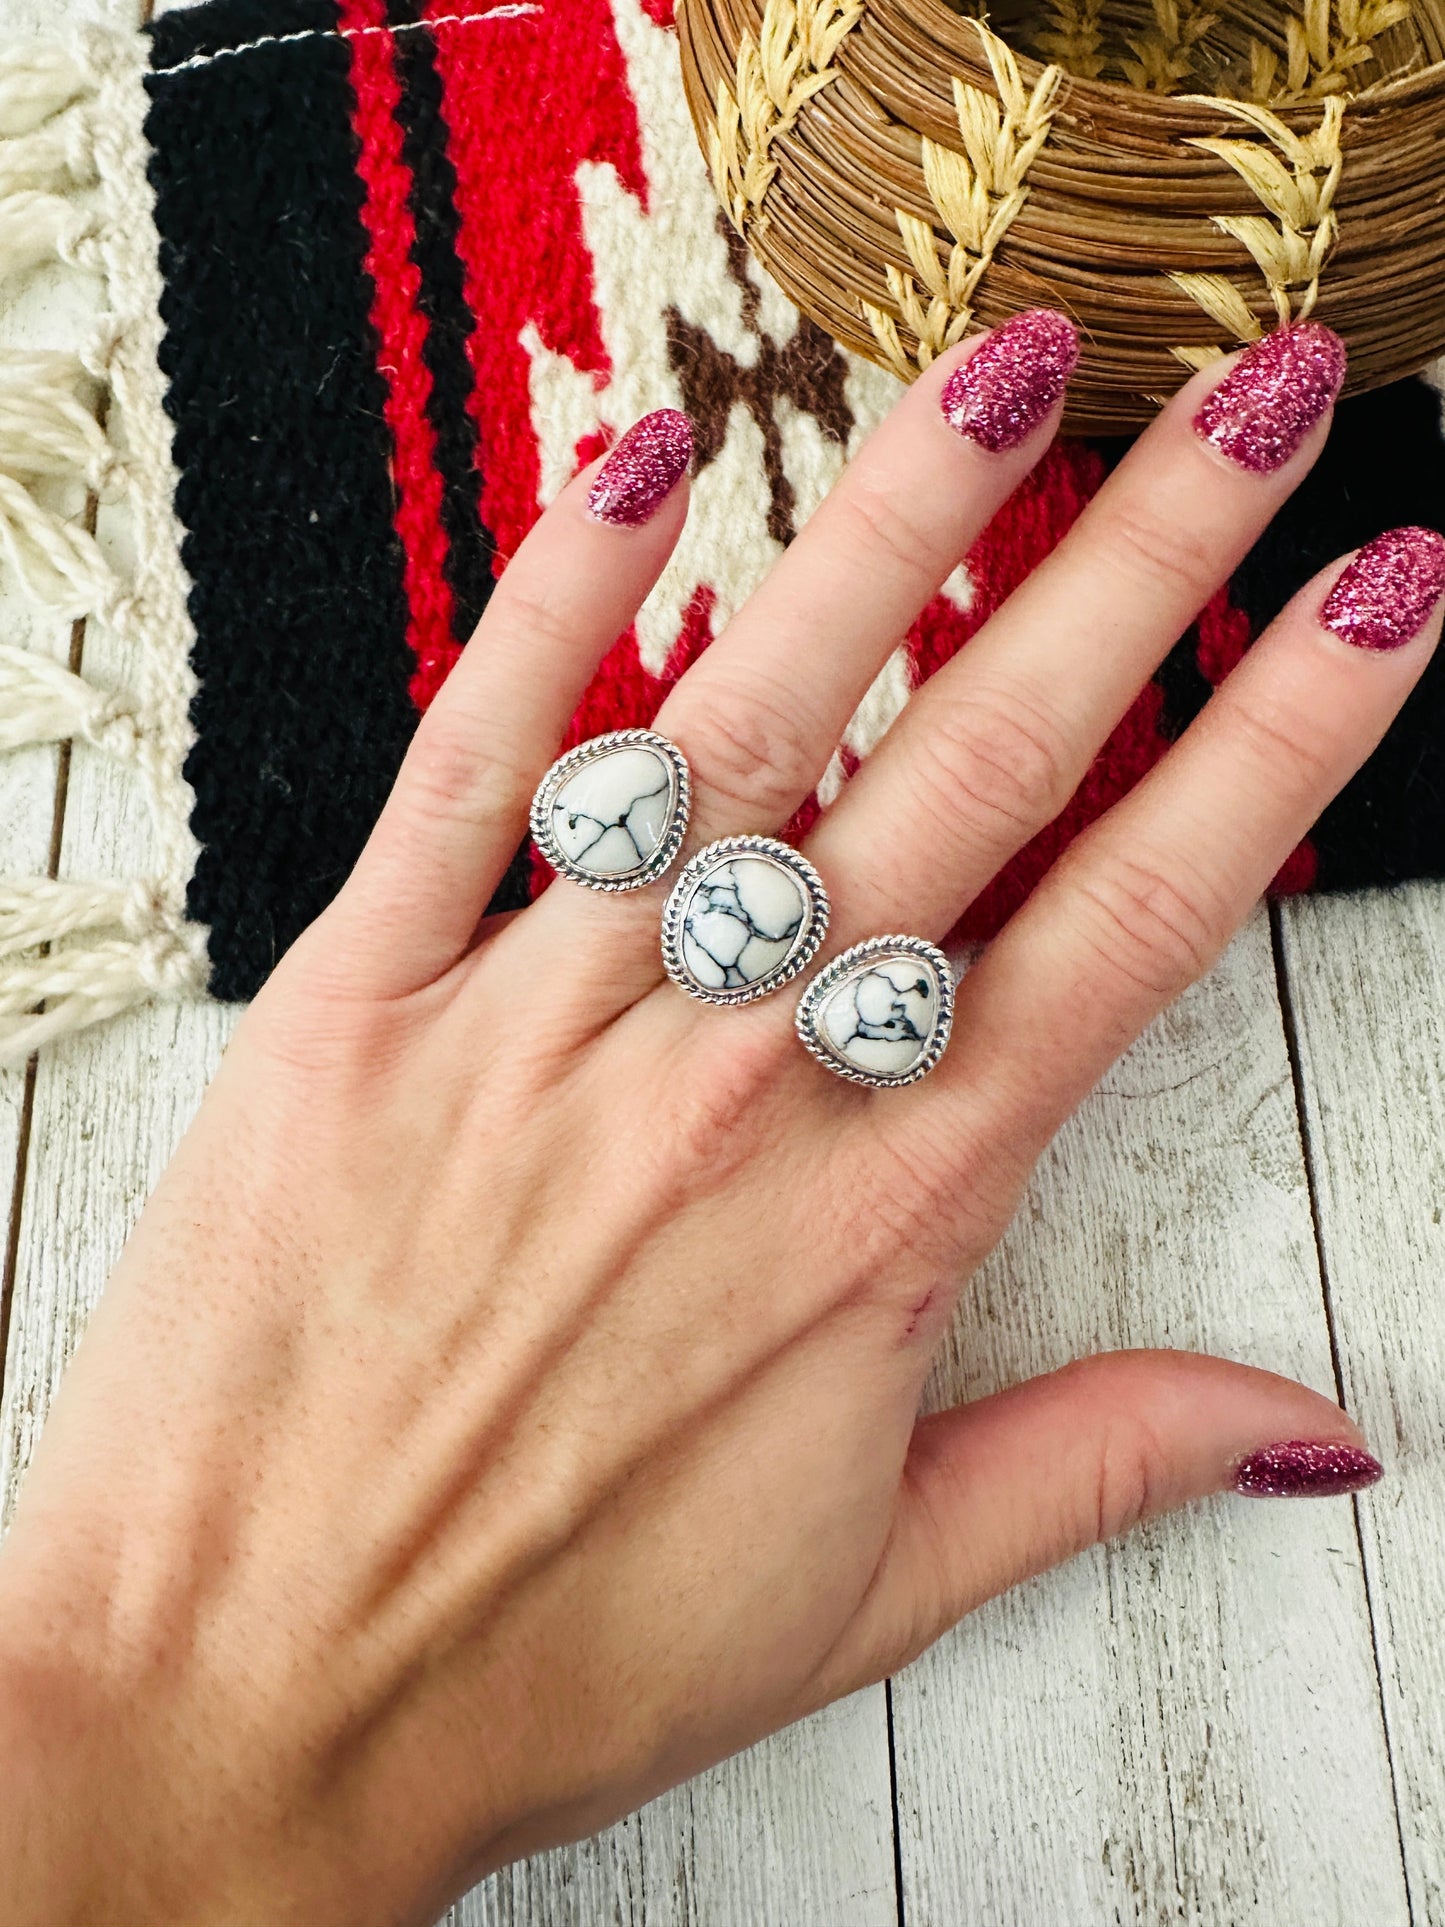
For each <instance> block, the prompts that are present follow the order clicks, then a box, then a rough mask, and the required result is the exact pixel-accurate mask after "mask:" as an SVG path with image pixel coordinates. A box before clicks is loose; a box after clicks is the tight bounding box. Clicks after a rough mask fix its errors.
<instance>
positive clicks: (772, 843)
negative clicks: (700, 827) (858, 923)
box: [662, 836, 832, 1004]
mask: <svg viewBox="0 0 1445 1927" xmlns="http://www.w3.org/2000/svg"><path fill="white" fill-rule="evenodd" d="M831 914H832V908H831V905H830V904H829V902H828V892H827V891H826V890H825V889H824V887H823V879H822V878H821V877H820V876H819V875H818V872H817V871H816V870H815V869H814V868H813V866H812V864H811V863H809V861H808V859H807V858H806V857H805V856H800V855H799V853H798V852H797V851H796V850H795V849H793V848H792V846H791V845H790V844H787V843H779V842H777V841H776V840H775V839H774V838H773V837H770V836H729V837H724V838H723V840H722V841H721V842H720V843H709V844H708V845H707V847H706V848H705V849H702V850H699V851H698V853H697V855H696V856H694V857H692V858H690V859H689V860H688V862H687V863H686V864H685V865H684V866H683V868H682V870H681V871H680V873H679V875H678V878H677V881H676V883H674V885H673V886H672V893H671V895H670V896H669V897H668V899H667V906H666V908H665V909H664V910H663V913H662V961H663V966H664V968H665V969H666V971H667V974H668V976H669V977H671V979H672V981H673V982H674V983H675V984H677V985H678V986H679V987H680V988H681V989H683V990H685V991H686V992H687V993H688V995H689V996H690V997H696V998H698V999H700V1001H701V1002H703V1003H705V1004H750V1003H752V1002H753V1001H754V1000H755V999H756V998H759V997H766V996H768V995H769V994H770V993H771V992H772V991H774V990H777V989H779V988H780V987H781V986H782V985H783V984H785V983H788V982H790V981H791V979H792V978H794V977H796V976H797V974H798V972H799V971H800V970H804V969H806V967H807V966H808V964H809V963H811V962H812V960H813V958H814V957H815V956H816V955H817V951H818V946H819V945H820V944H821V943H822V941H823V938H824V937H825V936H826V935H827V932H828V918H829V916H830V915H831Z"/></svg>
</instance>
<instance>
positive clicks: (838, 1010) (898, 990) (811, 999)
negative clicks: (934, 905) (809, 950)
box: [796, 937, 953, 1089]
mask: <svg viewBox="0 0 1445 1927" xmlns="http://www.w3.org/2000/svg"><path fill="white" fill-rule="evenodd" d="M796 1023H797V1029H798V1037H799V1039H800V1040H801V1042H802V1044H803V1047H804V1049H805V1050H808V1051H810V1052H811V1053H812V1055H813V1056H814V1057H816V1058H817V1060H818V1062H819V1063H820V1064H822V1065H824V1066H825V1067H826V1068H827V1069H828V1070H830V1071H832V1072H833V1074H834V1076H835V1077H846V1078H847V1079H848V1081H849V1083H851V1084H871V1085H874V1086H875V1087H877V1088H880V1089H881V1088H888V1089H893V1088H896V1087H897V1086H899V1085H901V1084H916V1083H917V1082H918V1080H919V1078H920V1077H927V1075H928V1073H929V1072H930V1071H931V1070H932V1069H933V1067H934V1065H935V1064H936V1063H937V1062H938V1060H939V1058H940V1057H942V1055H943V1053H944V1052H945V1051H946V1050H947V1049H948V1039H949V1036H950V1034H951V1032H952V1030H953V969H952V966H951V965H950V964H949V961H948V959H947V957H945V956H944V954H943V952H942V951H941V950H940V949H939V948H938V946H937V944H932V943H926V942H925V941H924V939H923V938H922V937H870V938H869V939H868V941H867V942H866V943H855V944H854V945H853V948H852V949H851V950H845V951H844V952H843V954H842V955H841V956H839V957H835V958H834V959H833V961H832V962H831V963H830V964H828V965H826V966H825V968H824V969H822V970H820V971H819V972H818V974H817V976H816V977H815V978H814V979H813V981H812V983H810V984H809V985H808V988H807V989H806V990H805V991H804V992H803V994H802V996H801V997H800V998H799V999H798V1014H797V1018H796Z"/></svg>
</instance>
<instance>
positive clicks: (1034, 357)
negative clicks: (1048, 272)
mask: <svg viewBox="0 0 1445 1927" xmlns="http://www.w3.org/2000/svg"><path fill="white" fill-rule="evenodd" d="M1078 359H1079V334H1078V330H1077V329H1076V328H1075V326H1074V324H1073V322H1072V321H1068V320H1066V319H1065V318H1064V316H1063V315H1061V314H1055V313H1054V311H1053V309H1052V308H1033V309H1031V310H1030V311H1029V312H1028V313H1027V314H1016V315H1015V316H1014V317H1013V319H1012V321H1006V322H1004V324H1003V326H1002V327H1001V328H995V329H994V331H993V333H992V334H991V335H990V336H989V337H988V339H987V340H986V341H985V342H984V344H983V346H982V347H981V348H978V349H976V350H975V351H974V353H973V354H971V355H970V356H969V358H968V360H967V361H965V362H964V363H963V364H962V365H961V366H960V367H958V368H955V369H954V371H953V373H952V374H951V375H950V376H949V378H948V380H947V382H945V384H944V388H943V393H942V395H941V396H940V397H939V403H938V405H939V407H940V408H941V409H942V410H943V419H944V420H945V421H946V422H947V423H948V425H949V427H950V428H952V429H954V430H955V431H956V432H957V433H958V434H960V435H962V436H963V437H964V438H965V440H967V441H970V442H977V443H978V445H979V447H980V448H986V449H987V450H988V451H989V453H990V454H992V455H1001V454H1002V453H1003V452H1004V450H1005V449H1009V448H1017V447H1018V445H1019V443H1020V442H1024V441H1027V440H1028V438H1029V436H1030V435H1032V434H1033V432H1034V430H1035V429H1036V428H1037V427H1038V426H1039V424H1040V422H1042V421H1043V420H1044V418H1045V416H1046V415H1047V414H1048V413H1049V411H1050V410H1051V409H1052V408H1053V407H1054V406H1055V404H1056V403H1057V402H1058V400H1059V397H1060V396H1061V395H1062V394H1063V392H1064V390H1065V388H1067V387H1068V385H1069V376H1070V375H1071V374H1073V372H1074V368H1075V365H1076V364H1077V362H1078Z"/></svg>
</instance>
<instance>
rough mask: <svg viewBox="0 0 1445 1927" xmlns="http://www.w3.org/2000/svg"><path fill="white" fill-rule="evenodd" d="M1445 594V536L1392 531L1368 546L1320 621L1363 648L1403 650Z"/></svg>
mask: <svg viewBox="0 0 1445 1927" xmlns="http://www.w3.org/2000/svg"><path fill="white" fill-rule="evenodd" d="M1442 595H1445V535H1439V534H1437V533H1436V531H1435V530H1434V529H1391V530H1390V531H1389V532H1388V534H1385V535H1377V536H1376V537H1375V539H1374V541H1373V542H1367V543H1366V544H1365V546H1364V548H1362V549H1361V550H1360V552H1359V554H1358V555H1357V556H1356V557H1355V559H1354V561H1353V562H1352V563H1351V564H1350V566H1349V567H1348V568H1347V569H1346V570H1345V572H1344V574H1343V575H1342V576H1341V577H1340V578H1339V580H1338V581H1337V582H1336V583H1335V586H1334V588H1333V589H1331V590H1330V592H1329V594H1328V595H1327V596H1326V597H1325V606H1324V607H1323V608H1322V609H1321V610H1320V621H1321V622H1322V623H1323V624H1324V626H1325V627H1326V629H1331V630H1333V631H1334V633H1335V634H1336V635H1337V636H1343V637H1344V639H1345V641H1346V642H1352V643H1354V644H1355V646H1356V647H1357V648H1359V649H1377V650H1385V649H1398V648H1399V647H1400V646H1401V644H1402V643H1406V642H1409V641H1411V640H1412V639H1413V638H1414V637H1415V636H1418V635H1419V633H1420V631H1421V630H1422V629H1423V628H1424V627H1425V624H1426V622H1427V621H1428V620H1429V617H1430V611H1431V610H1432V609H1433V608H1434V607H1435V604H1436V603H1437V602H1438V601H1439V600H1440V598H1441V596H1442Z"/></svg>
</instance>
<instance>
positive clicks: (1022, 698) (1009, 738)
mask: <svg viewBox="0 0 1445 1927" xmlns="http://www.w3.org/2000/svg"><path fill="white" fill-rule="evenodd" d="M916 767H917V771H918V780H919V782H920V784H921V786H922V787H923V789H924V791H925V793H926V795H927V797H928V800H929V805H930V809H931V810H937V811H938V812H939V813H940V814H941V815H942V817H943V818H944V819H945V820H948V821H951V822H953V823H956V824H958V825H959V826H961V827H963V828H965V829H975V828H978V827H987V826H989V825H990V824H1000V823H1001V824H1002V826H1003V827H1004V828H1005V829H1006V830H1008V831H1009V832H1011V833H1015V834H1018V835H1023V836H1029V835H1032V834H1033V832H1034V831H1035V830H1036V829H1038V828H1039V827H1040V826H1041V825H1043V824H1044V823H1048V822H1052V820H1053V819H1054V817H1056V816H1057V815H1058V814H1059V812H1060V810H1062V809H1063V807H1064V805H1065V804H1066V803H1067V802H1068V800H1069V797H1070V795H1071V794H1072V791H1073V787H1074V784H1073V780H1072V771H1071V770H1070V768H1069V758H1068V755H1067V750H1066V747H1065V742H1064V736H1063V731H1062V729H1061V727H1060V725H1059V723H1058V721H1057V720H1056V718H1054V717H1053V716H1052V715H1050V714H1049V713H1048V712H1047V711H1046V709H1045V708H1044V706H1043V705H1042V704H1041V703H1038V702H1035V701H1034V700H1033V699H1032V698H1030V697H1029V696H1027V695H1025V694H1024V693H1023V692H1021V691H1017V690H1002V689H994V690H978V691H970V692H969V694H968V697H967V700H966V701H964V702H960V703H958V704H956V705H952V706H950V707H947V708H943V707H941V708H940V711H939V714H938V715H937V716H934V717H931V718H929V719H928V722H927V725H926V726H925V727H924V728H923V729H922V730H921V731H920V733H919V751H918V755H917V758H916Z"/></svg>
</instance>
